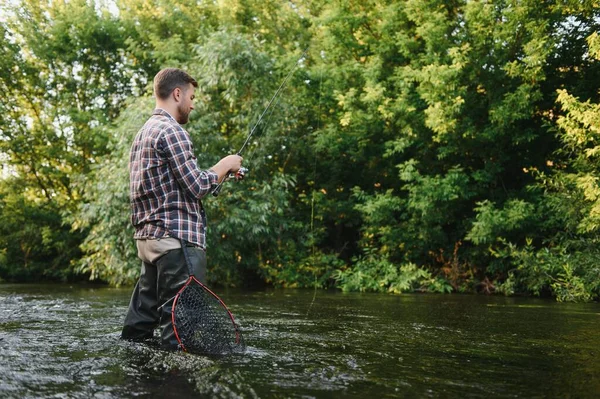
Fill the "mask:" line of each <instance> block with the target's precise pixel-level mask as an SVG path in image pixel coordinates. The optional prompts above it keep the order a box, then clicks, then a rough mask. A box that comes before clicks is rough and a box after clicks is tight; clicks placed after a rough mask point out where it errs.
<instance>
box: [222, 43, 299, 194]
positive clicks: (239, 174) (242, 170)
mask: <svg viewBox="0 0 600 399" xmlns="http://www.w3.org/2000/svg"><path fill="white" fill-rule="evenodd" d="M307 51H308V47H307V48H306V50H304V52H303V53H302V55H301V56H300V58H298V61H296V64H295V65H294V67H293V68H292V69H291V70H290V71H289V72H288V74H287V75H286V77H285V79H283V82H281V84H280V85H279V88H278V89H277V91H276V92H275V94H273V97H271V100H270V101H269V103H268V104H267V106H266V108H265V109H264V111H263V112H262V114H260V117H259V118H258V121H257V122H256V123H255V124H254V126H253V127H252V129H251V130H250V134H248V137H246V141H244V144H243V145H242V148H240V150H239V151H238V152H237V153H236V155H238V156H241V155H242V151H244V149H245V148H246V145H248V143H249V142H250V139H251V138H252V136H253V135H254V131H255V130H256V128H257V127H258V125H260V122H261V121H262V119H263V117H264V116H265V114H266V113H267V111H268V110H269V108H271V105H272V104H273V101H275V99H276V98H277V96H278V95H279V92H281V89H283V87H284V86H285V84H286V83H287V81H288V79H289V78H290V76H292V74H293V73H294V71H295V70H296V68H297V67H298V64H299V63H300V61H302V59H303V58H304V57H305V56H306V52H307ZM246 172H248V169H247V168H244V167H241V168H240V169H239V170H238V171H237V172H236V173H235V174H234V173H230V174H228V175H227V176H225V178H224V179H223V180H222V181H221V182H220V183H219V184H218V185H217V187H215V189H214V190H213V192H212V195H213V196H215V197H216V196H217V195H219V193H220V192H221V187H222V186H223V183H225V181H226V180H227V179H229V178H234V177H235V179H236V180H242V179H243V178H244V176H245V175H246Z"/></svg>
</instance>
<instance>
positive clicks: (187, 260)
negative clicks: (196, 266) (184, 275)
mask: <svg viewBox="0 0 600 399" xmlns="http://www.w3.org/2000/svg"><path fill="white" fill-rule="evenodd" d="M179 242H180V243H181V250H182V251H183V257H184V258H185V264H186V265H187V268H188V274H189V276H190V277H192V276H193V275H194V270H193V269H192V262H191V261H190V255H189V253H188V251H187V245H186V242H185V240H182V239H180V240H179Z"/></svg>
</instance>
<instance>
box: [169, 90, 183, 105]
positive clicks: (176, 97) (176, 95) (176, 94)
mask: <svg viewBox="0 0 600 399" xmlns="http://www.w3.org/2000/svg"><path fill="white" fill-rule="evenodd" d="M181 94H182V93H181V89H180V88H179V87H176V88H175V89H174V90H173V93H172V94H171V95H172V96H173V100H175V101H176V102H179V100H181Z"/></svg>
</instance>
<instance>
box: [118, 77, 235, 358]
mask: <svg viewBox="0 0 600 399" xmlns="http://www.w3.org/2000/svg"><path fill="white" fill-rule="evenodd" d="M197 87H198V83H197V82H196V81H195V80H194V79H193V78H192V77H191V76H190V75H189V74H188V73H186V72H185V71H183V70H181V69H177V68H166V69H163V70H161V71H160V72H158V73H157V74H156V76H155V77H154V95H155V98H156V108H155V109H154V112H153V113H152V116H151V117H150V119H148V121H147V122H146V123H145V124H144V126H143V127H142V128H141V130H140V131H139V132H138V133H137V135H136V137H135V139H134V141H133V145H132V147H131V153H130V158H129V178H130V183H129V188H130V202H131V221H132V223H133V226H134V227H135V234H134V238H135V240H136V245H137V250H138V256H139V258H140V259H141V260H142V269H141V275H140V278H139V280H138V282H137V284H136V286H135V289H134V290H133V294H132V296H131V302H130V304H129V310H128V312H127V316H126V317H125V322H124V327H123V331H122V334H121V338H122V339H128V340H135V341H141V340H145V339H149V338H152V336H153V333H154V329H155V328H156V327H157V326H159V327H160V331H161V347H162V348H164V349H168V350H176V349H178V342H177V339H176V337H175V333H174V331H173V325H172V323H171V308H172V305H173V299H174V297H175V296H176V294H177V292H178V291H179V290H180V289H181V288H182V286H183V284H184V283H185V282H186V280H187V279H188V277H189V270H188V267H187V264H186V261H185V257H184V254H183V249H182V243H183V245H185V246H186V247H187V248H186V249H187V252H188V254H189V260H190V263H191V265H190V267H191V268H192V271H193V274H194V276H196V278H198V279H199V280H200V281H202V282H204V281H205V275H206V254H205V251H206V237H205V228H206V217H205V214H204V208H203V207H202V202H201V199H202V198H203V197H204V196H205V195H207V194H209V193H211V192H212V191H213V190H214V189H215V188H216V187H217V186H218V185H219V183H221V182H222V181H223V179H224V178H225V177H226V176H227V175H229V174H230V173H236V172H238V171H239V169H240V168H241V164H242V157H240V156H239V155H228V156H226V157H224V158H223V159H221V160H220V161H219V162H217V164H216V165H214V166H213V167H212V168H210V169H208V170H201V169H200V168H199V167H198V165H197V163H196V157H195V156H194V149H193V146H192V142H191V139H190V135H189V133H188V132H187V131H186V130H185V129H184V128H183V127H182V125H185V124H186V123H187V122H188V120H189V115H190V112H191V111H192V110H193V109H194V98H195V95H194V92H195V88H197Z"/></svg>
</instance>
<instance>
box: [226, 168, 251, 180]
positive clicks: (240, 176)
mask: <svg viewBox="0 0 600 399" xmlns="http://www.w3.org/2000/svg"><path fill="white" fill-rule="evenodd" d="M247 172H248V168H244V167H243V166H242V167H241V168H239V169H238V171H237V172H235V173H230V174H229V176H228V177H229V178H230V179H235V180H238V181H239V180H242V179H243V178H244V176H246V173H247Z"/></svg>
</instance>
